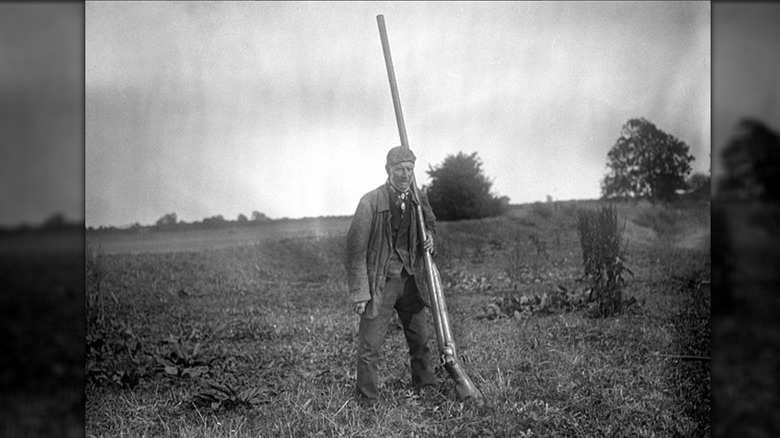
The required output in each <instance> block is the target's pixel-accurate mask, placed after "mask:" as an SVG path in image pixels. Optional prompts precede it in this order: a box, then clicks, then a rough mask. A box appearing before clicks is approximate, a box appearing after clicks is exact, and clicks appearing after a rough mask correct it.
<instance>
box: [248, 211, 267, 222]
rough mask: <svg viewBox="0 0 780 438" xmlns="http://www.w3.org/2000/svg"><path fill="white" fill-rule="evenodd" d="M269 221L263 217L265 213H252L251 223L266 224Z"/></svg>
mask: <svg viewBox="0 0 780 438" xmlns="http://www.w3.org/2000/svg"><path fill="white" fill-rule="evenodd" d="M269 220H270V219H269V218H268V216H266V215H265V213H260V212H259V211H253V212H252V222H266V221H269Z"/></svg>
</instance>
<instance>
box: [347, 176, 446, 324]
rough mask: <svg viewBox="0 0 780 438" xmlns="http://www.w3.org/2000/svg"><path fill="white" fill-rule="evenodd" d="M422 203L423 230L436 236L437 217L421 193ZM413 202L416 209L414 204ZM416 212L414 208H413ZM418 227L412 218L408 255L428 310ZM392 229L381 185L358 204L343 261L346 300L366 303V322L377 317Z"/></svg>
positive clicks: (387, 204)
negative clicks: (347, 297)
mask: <svg viewBox="0 0 780 438" xmlns="http://www.w3.org/2000/svg"><path fill="white" fill-rule="evenodd" d="M418 193H419V194H420V202H421V203H422V210H423V217H424V218H425V228H426V230H427V231H428V233H429V234H430V235H431V236H433V237H435V236H436V216H434V214H433V210H431V205H430V204H429V203H428V197H427V196H426V195H425V193H423V192H422V191H418ZM412 202H413V203H414V204H415V206H416V205H417V202H416V201H415V200H412ZM415 208H416V207H415ZM417 228H418V225H417V216H413V217H412V221H411V225H410V230H409V234H410V238H411V242H410V245H409V247H410V253H411V259H412V270H413V271H414V278H415V283H416V284H417V290H418V291H419V292H420V298H422V300H423V302H424V303H425V305H426V306H430V298H429V296H428V285H427V283H426V281H425V264H424V261H423V257H422V251H423V247H422V239H421V238H420V235H419V232H418V229H417ZM391 236H392V225H391V223H390V195H389V194H388V192H387V187H386V186H385V184H382V185H381V186H379V187H378V188H376V189H374V190H372V191H370V192H368V193H366V194H365V195H364V196H363V197H362V198H361V199H360V203H359V204H358V207H357V211H355V216H353V218H352V225H350V227H349V232H348V233H347V248H346V260H345V262H344V264H345V267H346V269H347V284H348V285H349V297H350V301H351V302H353V303H357V302H361V301H368V304H367V305H366V312H365V313H364V316H365V317H366V318H369V319H371V318H374V317H376V315H377V314H378V313H379V308H380V307H381V305H382V297H383V292H384V287H385V280H386V277H387V264H388V261H389V260H390V256H391V255H392V251H393V248H392V245H391V239H392V237H391Z"/></svg>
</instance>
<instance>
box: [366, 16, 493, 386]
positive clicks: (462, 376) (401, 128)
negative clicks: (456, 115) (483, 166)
mask: <svg viewBox="0 0 780 438" xmlns="http://www.w3.org/2000/svg"><path fill="white" fill-rule="evenodd" d="M376 21H377V23H378V24H379V37H380V38H381V40H382V51H383V52H384V55H385V65H386V66H387V78H388V80H389V81H390V94H391V95H392V97H393V108H394V109H395V120H396V122H397V124H398V135H399V136H400V138H401V146H403V147H405V148H408V147H409V140H408V139H407V137H406V125H405V124H404V116H403V112H402V111H401V99H400V98H399V97H398V84H397V83H396V80H395V70H394V68H393V59H392V57H391V56H390V43H389V41H388V39H387V28H386V27H385V17H384V16H383V15H377V17H376ZM412 190H413V192H414V197H415V199H418V200H419V199H420V196H419V189H418V188H417V181H416V180H413V181H412ZM418 204H419V203H418ZM415 212H416V213H415V214H416V216H417V224H418V229H419V230H420V234H421V237H422V241H423V242H424V241H425V240H426V239H427V238H428V232H427V230H426V228H425V217H424V216H423V212H422V208H420V207H419V205H418V206H416V208H415ZM423 261H424V263H425V275H426V281H427V283H428V291H429V293H430V298H431V300H430V301H431V311H432V312H431V313H433V324H434V327H435V329H436V341H437V344H438V347H439V354H440V355H441V361H442V364H443V366H444V369H446V370H447V373H448V374H449V375H450V377H451V378H452V379H453V380H454V381H455V391H456V392H457V394H458V398H459V399H461V400H466V399H471V398H473V399H481V398H482V393H481V392H480V391H479V389H477V387H476V385H474V382H472V381H471V379H470V378H469V376H468V374H466V371H465V370H464V369H463V367H462V366H461V365H460V362H459V361H458V352H457V349H456V348H455V341H454V340H453V337H452V329H451V327H450V318H449V313H448V312H447V303H446V302H445V301H444V292H443V291H442V286H441V277H440V276H439V270H438V269H437V268H436V264H435V263H434V262H433V257H432V256H431V253H429V252H428V251H423Z"/></svg>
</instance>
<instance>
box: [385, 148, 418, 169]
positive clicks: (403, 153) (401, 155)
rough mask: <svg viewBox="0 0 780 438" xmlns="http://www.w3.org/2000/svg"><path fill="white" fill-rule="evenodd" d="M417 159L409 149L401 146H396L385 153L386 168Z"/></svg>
mask: <svg viewBox="0 0 780 438" xmlns="http://www.w3.org/2000/svg"><path fill="white" fill-rule="evenodd" d="M416 159H417V157H415V156H414V152H412V150H411V149H409V148H407V147H403V146H396V147H394V148H392V149H390V151H389V152H388V153H387V164H386V165H387V166H392V165H394V164H398V163H403V162H404V161H411V162H412V163H414V161H415V160H416Z"/></svg>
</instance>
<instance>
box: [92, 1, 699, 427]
mask: <svg viewBox="0 0 780 438" xmlns="http://www.w3.org/2000/svg"><path fill="white" fill-rule="evenodd" d="M711 9H712V7H711V5H710V3H708V2H87V3H86V5H85V8H84V10H85V23H84V36H85V39H84V44H85V50H84V80H85V82H84V85H85V99H84V115H85V129H84V136H85V138H84V140H85V143H84V204H85V209H84V221H85V228H86V239H85V276H86V277H85V280H86V284H85V295H86V297H85V309H86V321H87V322H86V323H87V328H86V344H85V348H86V369H85V379H86V392H85V394H86V402H85V412H86V414H85V432H86V435H87V436H88V437H103V436H128V437H136V436H137V437H141V436H209V437H228V436H230V437H235V436H238V437H257V436H269V437H271V436H273V437H276V436H312V437H315V436H327V437H331V436H364V437H409V436H413V437H415V436H419V437H429V436H441V437H445V436H446V437H452V436H464V437H466V436H468V437H471V436H474V437H477V436H479V437H485V436H496V437H504V436H511V437H543V436H632V437H658V436H710V434H711V425H710V415H711V414H710V412H711V397H710V392H711V388H710V382H711V379H710V367H711V360H710V356H711V345H710V288H711V279H710V199H711V193H712V189H711V172H712V166H711V162H712V156H713V154H712V149H711V144H712V138H711V133H712V132H713V131H714V130H713V129H712V126H711V123H712V120H713V117H712V113H711V108H712V101H711V93H712V83H711V77H712V34H711V28H712V26H711V12H712V11H711Z"/></svg>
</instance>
